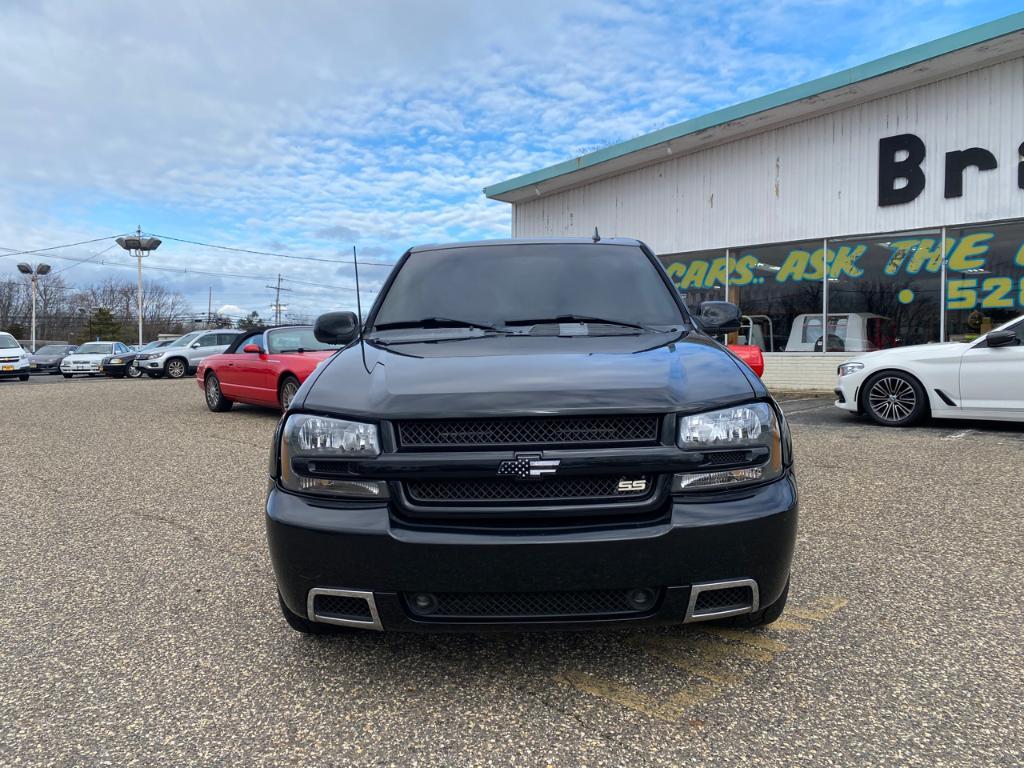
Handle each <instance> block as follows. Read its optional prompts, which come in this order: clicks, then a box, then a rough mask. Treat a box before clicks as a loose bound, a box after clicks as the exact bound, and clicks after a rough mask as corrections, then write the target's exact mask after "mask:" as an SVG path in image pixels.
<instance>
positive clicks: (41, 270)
mask: <svg viewBox="0 0 1024 768" xmlns="http://www.w3.org/2000/svg"><path fill="white" fill-rule="evenodd" d="M18 271H19V272H21V274H23V275H29V276H30V277H31V279H32V354H33V355H34V354H35V353H36V284H37V283H38V282H39V278H40V277H42V276H43V275H48V274H50V265H49V264H36V266H35V269H33V268H32V265H31V264H19V265H18Z"/></svg>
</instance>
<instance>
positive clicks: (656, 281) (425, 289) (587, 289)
mask: <svg viewBox="0 0 1024 768" xmlns="http://www.w3.org/2000/svg"><path fill="white" fill-rule="evenodd" d="M570 317H575V318H577V321H583V322H596V319H602V320H608V321H615V322H618V323H625V324H633V325H639V326H673V325H680V324H682V323H683V317H682V315H681V313H680V311H679V307H678V305H677V304H676V301H675V298H674V296H673V295H672V291H671V289H670V288H669V286H668V285H667V284H666V283H665V281H664V280H663V279H662V276H661V274H659V271H658V268H657V267H656V266H655V265H654V264H653V263H652V262H651V260H650V259H649V258H648V257H647V255H646V254H645V253H644V252H643V251H642V250H641V249H640V248H638V247H633V246H622V245H602V244H593V243H523V244H521V245H520V244H512V245H490V246H466V247H459V248H445V249H438V250H435V251H420V252H417V253H414V254H412V255H411V256H410V257H409V258H408V260H406V262H405V263H404V264H403V266H402V268H401V270H400V271H399V272H398V274H397V275H396V276H395V280H394V282H393V283H392V284H391V287H390V288H389V290H388V292H387V295H386V296H385V297H384V299H383V302H382V303H381V305H380V309H379V311H378V313H377V316H376V318H375V319H374V328H375V329H378V330H386V327H388V326H390V327H406V328H408V327H414V326H415V325H417V324H418V323H419V322H420V321H423V320H424V319H429V318H433V319H434V321H435V322H434V323H433V324H434V325H439V324H444V323H447V324H452V325H454V324H458V325H465V324H473V325H476V326H481V327H485V328H486V327H487V326H496V327H500V326H503V325H505V324H506V323H521V324H526V323H527V322H539V321H544V320H547V321H556V319H560V318H564V319H565V322H571V321H570V320H569V318H570ZM588 318H589V320H587V319H588ZM382 326H384V328H382Z"/></svg>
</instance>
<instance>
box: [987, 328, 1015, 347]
mask: <svg viewBox="0 0 1024 768" xmlns="http://www.w3.org/2000/svg"><path fill="white" fill-rule="evenodd" d="M1016 344H1017V334H1016V333H1014V332H1013V331H991V332H990V333H989V334H988V336H986V337H985V345H986V346H989V347H1011V346H1016Z"/></svg>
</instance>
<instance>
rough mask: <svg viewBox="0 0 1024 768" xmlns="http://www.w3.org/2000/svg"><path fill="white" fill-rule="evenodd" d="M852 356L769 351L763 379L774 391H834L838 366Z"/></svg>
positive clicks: (765, 357) (765, 360)
mask: <svg viewBox="0 0 1024 768" xmlns="http://www.w3.org/2000/svg"><path fill="white" fill-rule="evenodd" d="M850 357H852V355H849V354H839V355H836V354H829V355H822V354H808V353H801V352H789V353H786V352H775V353H771V354H768V353H766V354H765V356H764V375H763V376H762V377H761V381H763V382H764V383H765V386H767V387H768V389H770V390H772V391H773V392H774V391H779V392H783V391H787V392H788V391H808V392H831V391H832V390H833V389H835V386H836V368H837V367H838V366H839V364H840V363H842V362H843V361H844V360H849V359H850Z"/></svg>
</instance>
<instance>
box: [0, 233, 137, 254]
mask: <svg viewBox="0 0 1024 768" xmlns="http://www.w3.org/2000/svg"><path fill="white" fill-rule="evenodd" d="M115 237H120V235H108V236H107V237H97V238H95V239H93V240H82V241H80V242H77V243H64V244H63V245H51V246H49V247H48V248H34V249H32V250H29V251H16V250H13V249H11V248H3V249H2V250H5V251H11V252H10V253H0V259H2V258H3V257H4V256H22V255H24V254H28V253H45V252H46V251H56V250H59V249H61V248H72V247H74V246H76V245H89V243H99V242H101V241H103V240H110V239H112V238H115Z"/></svg>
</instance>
